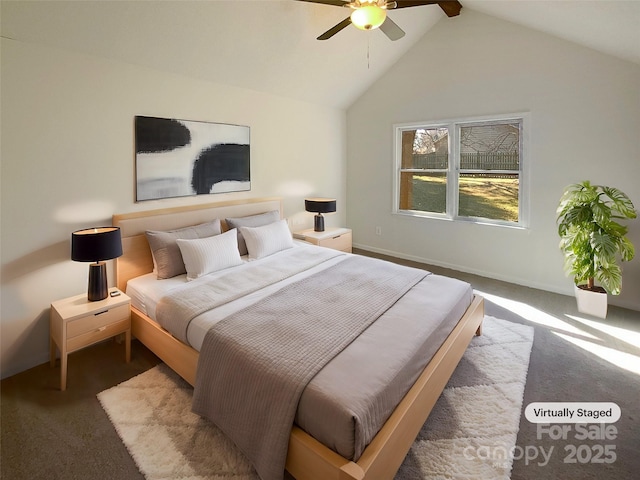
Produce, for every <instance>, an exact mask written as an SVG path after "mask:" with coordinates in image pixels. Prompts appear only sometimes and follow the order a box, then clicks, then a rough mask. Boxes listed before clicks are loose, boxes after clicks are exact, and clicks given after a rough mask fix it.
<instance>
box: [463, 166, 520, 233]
mask: <svg viewBox="0 0 640 480" xmlns="http://www.w3.org/2000/svg"><path fill="white" fill-rule="evenodd" d="M519 187H520V179H519V178H518V175H517V174H513V175H493V174H484V173H481V174H467V173H463V174H460V180H459V197H458V214H459V215H460V216H462V217H480V218H489V219H492V220H503V221H507V222H517V221H518V189H519Z"/></svg>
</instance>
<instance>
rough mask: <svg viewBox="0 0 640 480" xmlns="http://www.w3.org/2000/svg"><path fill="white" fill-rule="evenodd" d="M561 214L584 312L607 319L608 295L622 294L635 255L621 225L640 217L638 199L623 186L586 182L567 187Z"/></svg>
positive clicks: (564, 245) (570, 270) (568, 267)
mask: <svg viewBox="0 0 640 480" xmlns="http://www.w3.org/2000/svg"><path fill="white" fill-rule="evenodd" d="M557 214H558V218H557V224H558V234H559V235H560V249H561V250H562V252H563V253H564V257H565V271H566V272H567V275H572V276H573V278H574V283H575V292H576V298H577V301H578V311H580V312H581V313H589V314H592V315H596V316H599V317H601V318H605V317H606V315H607V293H609V294H611V295H619V294H620V289H621V288H622V269H621V267H620V261H629V260H631V259H632V258H633V257H634V254H635V250H634V247H633V244H632V243H631V241H630V240H629V238H628V237H627V230H628V228H627V226H625V225H623V224H622V223H619V221H620V220H621V221H624V220H627V219H633V218H636V216H637V214H636V211H635V208H634V206H633V203H632V202H631V200H630V199H629V197H628V196H627V195H625V194H624V193H623V192H621V191H620V190H618V189H617V188H613V187H605V186H602V185H591V183H590V182H588V181H584V182H582V183H577V184H574V185H570V186H568V187H567V188H566V189H565V191H564V193H563V195H562V197H561V199H560V204H559V206H558V210H557ZM596 282H597V285H596Z"/></svg>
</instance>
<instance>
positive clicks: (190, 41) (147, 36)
mask: <svg viewBox="0 0 640 480" xmlns="http://www.w3.org/2000/svg"><path fill="white" fill-rule="evenodd" d="M0 3H1V9H2V10H1V15H0V17H1V21H2V23H1V34H2V36H3V37H5V38H10V39H13V40H17V41H22V42H35V43H42V44H45V45H48V46H50V47H54V48H61V49H65V50H70V51H75V52H79V53H85V54H90V55H96V56H100V57H105V58H110V59H114V60H117V61H122V62H127V63H131V64H136V65H142V66H145V67H149V68H154V69H160V70H165V71H170V72H174V73H176V74H180V75H185V76H189V77H193V78H200V79H203V80H208V81H212V82H215V83H221V84H229V85H235V86H238V87H243V88H248V89H252V90H258V91H264V92H268V93H272V94H276V95H281V96H286V97H289V98H295V99H299V100H303V101H308V102H313V103H320V104H324V105H329V106H334V107H338V108H347V107H348V106H349V105H350V104H351V103H352V102H353V101H354V100H355V99H357V98H358V96H359V95H361V94H362V93H363V92H364V91H365V90H366V89H367V88H368V87H369V86H370V85H371V84H372V83H373V82H374V81H375V80H376V79H377V78H378V77H379V76H380V75H381V74H383V73H384V72H385V71H386V70H388V69H389V68H390V67H391V66H392V65H393V64H394V63H395V62H396V61H397V60H398V59H399V58H400V57H401V56H402V55H403V54H404V53H405V52H406V51H407V50H408V49H409V48H411V47H412V46H413V45H414V44H415V43H416V42H417V41H418V40H419V39H420V38H421V37H422V36H424V35H425V34H426V33H427V32H428V30H429V29H430V28H431V27H433V25H435V24H436V23H437V22H455V21H456V18H455V17H454V18H447V17H446V15H445V14H444V13H443V11H442V10H441V9H440V8H438V7H437V6H420V7H412V8H406V9H402V10H395V11H390V13H389V16H390V17H391V18H392V19H393V20H394V21H395V22H396V23H397V24H398V25H399V26H401V28H402V29H403V30H404V31H405V32H406V36H405V37H404V38H402V39H400V40H398V41H395V42H391V41H389V39H388V38H386V37H385V36H384V35H383V34H382V32H380V31H370V32H363V31H360V30H357V29H355V28H354V27H348V28H345V29H344V30H343V31H341V32H340V33H338V34H337V35H336V36H335V37H333V38H331V39H330V40H327V41H318V40H316V37H317V36H318V35H319V34H321V33H323V32H324V31H326V30H327V29H328V28H330V27H332V26H333V25H335V24H336V23H338V22H340V21H342V20H343V19H344V18H345V17H347V16H348V15H349V11H348V10H347V9H344V8H340V7H335V6H327V5H317V4H313V3H308V2H300V1H294V0H257V1H246V0H232V1H221V0H214V1H185V0H174V1H153V0H141V1H58V0H48V1H13V0H2V1H1V2H0ZM460 3H461V4H462V5H463V9H462V13H461V14H462V15H464V12H465V9H469V10H476V11H478V12H482V13H485V14H488V15H493V16H495V17H499V18H502V19H505V20H508V21H511V22H514V23H518V24H521V25H524V26H527V27H529V28H533V29H536V30H540V31H543V32H546V33H549V34H551V35H555V36H558V37H561V38H564V39H567V40H570V41H573V42H576V43H579V44H582V45H585V46H587V47H590V48H594V49H597V50H600V51H602V52H605V53H608V54H610V55H614V56H616V57H620V58H622V59H625V60H628V61H631V62H636V63H639V64H640V29H638V25H639V24H640V2H638V1H615V0H614V1H611V0H600V1H587V0H571V1H569V0H567V1H562V0H551V1H547V0H460Z"/></svg>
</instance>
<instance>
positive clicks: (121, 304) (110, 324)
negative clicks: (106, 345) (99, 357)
mask: <svg viewBox="0 0 640 480" xmlns="http://www.w3.org/2000/svg"><path fill="white" fill-rule="evenodd" d="M112 294H116V296H112ZM130 304H131V299H130V298H129V297H128V296H126V295H125V294H124V293H122V292H120V290H118V289H117V288H111V289H109V296H108V297H107V298H105V299H104V300H99V301H97V302H90V301H89V300H88V299H87V294H86V293H83V294H82V295H76V296H75V297H70V298H65V299H64V300H58V301H56V302H53V303H52V304H51V315H50V327H51V342H50V343H51V366H52V367H53V366H55V363H56V347H58V350H60V390H63V391H64V390H65V389H66V388H67V356H68V355H69V354H70V353H72V352H75V351H76V350H80V349H81V348H84V347H88V346H89V345H93V344H94V343H97V342H100V341H102V340H105V339H107V338H110V337H113V336H115V335H118V334H120V333H124V334H125V359H126V361H127V363H128V362H129V361H130V360H131V307H130Z"/></svg>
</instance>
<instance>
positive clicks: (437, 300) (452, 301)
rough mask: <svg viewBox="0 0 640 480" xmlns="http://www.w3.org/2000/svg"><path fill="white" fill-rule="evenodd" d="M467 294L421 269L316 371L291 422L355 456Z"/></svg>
mask: <svg viewBox="0 0 640 480" xmlns="http://www.w3.org/2000/svg"><path fill="white" fill-rule="evenodd" d="M304 248H305V249H310V248H314V249H317V248H318V247H312V246H306V247H304ZM287 255H289V253H287ZM471 300H472V290H471V287H470V285H469V284H467V283H464V282H461V281H458V280H455V279H451V278H448V277H442V276H438V275H433V274H429V275H427V276H426V277H425V278H424V279H422V280H421V281H420V282H419V283H418V284H417V285H415V286H414V287H413V288H412V289H411V290H409V291H408V292H407V293H406V294H405V295H404V296H403V297H402V298H400V299H399V300H398V301H397V302H396V303H395V304H394V305H393V306H392V307H391V308H389V309H388V310H387V311H386V312H385V313H384V314H383V315H382V316H381V317H380V318H379V319H378V320H377V321H376V322H374V323H373V324H372V325H371V326H370V327H369V328H367V329H366V330H365V331H364V332H363V333H362V334H361V335H360V336H359V337H358V338H357V339H356V340H355V341H354V342H352V343H351V344H349V345H348V346H347V347H346V348H345V349H344V350H343V351H342V352H340V353H339V354H338V355H337V356H336V357H335V358H333V360H331V361H330V362H329V363H328V364H327V365H326V366H325V367H324V368H323V369H322V370H320V371H319V372H318V373H317V374H316V375H315V377H314V378H313V379H312V380H311V382H310V383H309V384H308V385H307V386H306V388H305V389H304V391H303V393H302V396H301V397H300V402H299V405H298V409H297V412H296V414H295V423H296V424H297V425H298V426H300V427H301V428H302V429H304V430H305V431H307V432H308V433H309V434H310V435H312V436H313V437H314V438H316V439H318V440H319V441H320V442H322V443H323V444H325V445H327V446H328V447H329V448H332V449H333V450H335V451H336V452H337V453H339V454H340V455H342V456H343V457H345V458H348V459H352V460H356V461H357V460H358V458H359V457H360V455H361V454H362V451H363V450H364V448H365V447H366V445H367V444H368V443H369V442H370V441H371V439H372V438H373V436H375V434H376V433H377V431H378V430H379V428H380V427H381V426H382V425H383V424H384V422H385V421H386V420H387V418H388V417H389V415H390V414H391V412H392V411H393V409H394V408H395V406H396V405H397V404H398V402H399V401H400V400H401V399H402V397H403V396H404V394H405V393H406V392H407V390H408V389H409V388H410V387H411V385H412V384H413V383H414V382H415V380H416V378H417V377H418V375H419V374H420V372H421V371H422V370H423V369H424V367H425V365H426V364H427V363H428V362H429V360H430V359H431V357H432V356H433V354H434V353H435V351H437V349H438V348H439V346H440V345H441V344H442V341H444V339H445V338H446V337H447V335H448V334H449V332H450V331H451V329H452V328H453V326H455V324H456V323H457V321H458V320H459V319H460V317H461V316H462V315H463V313H464V311H465V310H466V309H467V307H468V306H469V305H470V303H471ZM212 313H213V312H212ZM212 323H213V322H212ZM199 328H200V327H199ZM203 335H204V333H203ZM198 346H199V344H198Z"/></svg>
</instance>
